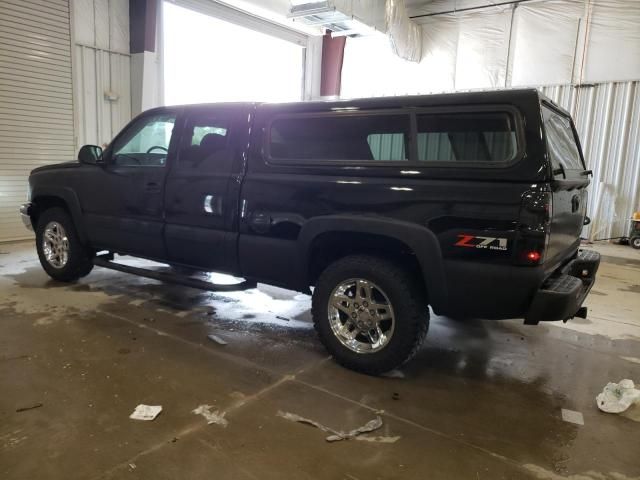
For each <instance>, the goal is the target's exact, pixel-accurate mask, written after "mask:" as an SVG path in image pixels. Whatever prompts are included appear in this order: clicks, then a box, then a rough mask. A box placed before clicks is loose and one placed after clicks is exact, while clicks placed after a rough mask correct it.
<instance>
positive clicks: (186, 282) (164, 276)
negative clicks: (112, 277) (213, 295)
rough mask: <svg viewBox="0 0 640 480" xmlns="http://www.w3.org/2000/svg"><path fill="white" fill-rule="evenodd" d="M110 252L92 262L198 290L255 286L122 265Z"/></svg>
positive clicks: (246, 283) (253, 286)
mask: <svg viewBox="0 0 640 480" xmlns="http://www.w3.org/2000/svg"><path fill="white" fill-rule="evenodd" d="M112 258H113V256H112V254H106V255H100V256H97V257H95V258H94V259H93V264H94V265H96V266H98V267H102V268H109V269H111V270H117V271H119V272H124V273H131V274H133V275H138V276H140V277H146V278H151V279H153V280H159V281H161V282H166V283H175V284H178V285H183V286H185V287H191V288H197V289H199V290H208V291H210V292H237V291H241V290H249V289H250V288H256V285H257V284H256V282H253V281H249V280H245V281H244V282H240V283H233V284H231V285H220V284H216V283H211V282H206V281H204V280H198V279H197V278H191V277H187V276H184V275H178V274H173V273H166V272H158V271H156V270H149V269H147V268H140V267H132V266H131V265H123V264H122V263H116V262H114V261H112Z"/></svg>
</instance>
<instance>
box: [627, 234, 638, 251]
mask: <svg viewBox="0 0 640 480" xmlns="http://www.w3.org/2000/svg"><path fill="white" fill-rule="evenodd" d="M629 243H630V244H631V246H632V247H633V248H636V249H638V248H640V236H637V237H631V240H629Z"/></svg>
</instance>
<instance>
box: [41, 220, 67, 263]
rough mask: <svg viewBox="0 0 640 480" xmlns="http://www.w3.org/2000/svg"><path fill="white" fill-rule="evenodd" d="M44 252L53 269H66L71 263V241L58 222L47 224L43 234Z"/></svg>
mask: <svg viewBox="0 0 640 480" xmlns="http://www.w3.org/2000/svg"><path fill="white" fill-rule="evenodd" d="M42 251H43V252H44V257H45V258H46V259H47V262H48V263H49V265H51V266H52V267H53V268H64V266H65V265H66V264H67V262H68V261H69V239H68V238H67V232H65V231H64V228H63V227H62V225H60V224H59V223H58V222H49V223H47V226H46V227H45V229H44V233H43V234H42Z"/></svg>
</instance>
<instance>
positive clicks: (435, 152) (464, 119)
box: [268, 109, 522, 167]
mask: <svg viewBox="0 0 640 480" xmlns="http://www.w3.org/2000/svg"><path fill="white" fill-rule="evenodd" d="M268 132H269V135H268V153H269V157H270V159H272V160H275V163H278V162H279V161H281V162H284V163H296V164H309V163H316V162H320V163H321V162H336V161H337V162H358V163H360V162H365V163H368V162H371V163H372V164H376V163H378V164H386V165H393V164H396V163H397V162H398V163H399V162H404V163H410V164H412V165H415V166H431V165H434V166H445V167H455V166H456V165H460V166H467V167H468V166H470V165H471V166H477V167H482V166H501V165H506V164H509V163H511V162H513V161H514V160H516V158H517V155H518V152H519V151H520V147H522V145H520V141H519V136H518V129H517V123H516V119H515V112H513V111H502V110H500V109H498V110H495V111H483V110H480V111H473V112H462V111H460V112H456V111H452V112H443V113H440V111H438V112H433V113H432V112H428V111H424V112H421V111H420V110H417V111H416V112H415V113H413V112H411V113H409V112H406V113H405V112H398V113H395V112H390V113H384V112H380V111H371V112H367V113H364V114H363V113H358V114H340V113H330V114H328V113H319V114H298V115H296V114H292V115H291V116H288V115H279V116H277V117H275V119H274V120H273V121H272V122H271V124H270V127H269V128H268Z"/></svg>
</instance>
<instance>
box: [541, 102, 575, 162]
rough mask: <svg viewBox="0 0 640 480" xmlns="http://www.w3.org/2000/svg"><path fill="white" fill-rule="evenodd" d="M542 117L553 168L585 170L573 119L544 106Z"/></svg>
mask: <svg viewBox="0 0 640 480" xmlns="http://www.w3.org/2000/svg"><path fill="white" fill-rule="evenodd" d="M542 119H543V121H544V131H545V134H546V137H547V149H548V150H549V157H551V164H552V165H553V169H554V170H555V169H556V168H560V167H564V168H565V169H567V170H584V165H582V159H581V158H580V151H579V150H578V145H577V142H576V137H575V135H574V133H573V128H571V119H569V118H568V117H565V116H564V115H560V114H559V113H556V112H555V111H553V110H551V109H550V108H548V107H545V106H544V105H543V106H542Z"/></svg>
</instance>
